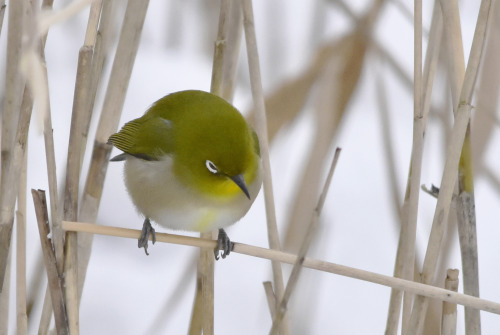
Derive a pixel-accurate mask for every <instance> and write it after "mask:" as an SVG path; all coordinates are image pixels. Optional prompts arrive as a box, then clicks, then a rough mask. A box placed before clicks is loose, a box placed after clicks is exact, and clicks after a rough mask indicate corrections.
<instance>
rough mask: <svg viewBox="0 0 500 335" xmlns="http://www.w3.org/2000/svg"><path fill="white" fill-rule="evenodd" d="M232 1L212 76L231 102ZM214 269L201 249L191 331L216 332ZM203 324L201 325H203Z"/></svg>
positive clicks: (226, 5)
mask: <svg viewBox="0 0 500 335" xmlns="http://www.w3.org/2000/svg"><path fill="white" fill-rule="evenodd" d="M230 11H231V2H230V1H228V0H223V1H221V5H220V14H219V27H218V32H217V38H216V40H215V43H214V57H213V64H212V79H211V85H210V92H211V93H213V94H215V95H218V96H220V97H223V98H225V99H226V100H228V101H231V99H232V96H223V91H224V84H227V83H225V82H224V75H223V74H224V63H225V58H226V50H227V49H229V48H227V34H228V28H227V26H228V22H229V13H230ZM212 235H213V233H212V232H208V233H201V234H200V237H201V238H204V239H212ZM214 269H215V260H214V257H213V252H212V250H211V249H206V248H203V249H200V257H199V261H198V266H197V276H196V295H195V301H194V303H193V311H192V314H191V323H190V327H189V334H201V333H203V334H213V333H214V299H215V297H214ZM200 325H201V327H200Z"/></svg>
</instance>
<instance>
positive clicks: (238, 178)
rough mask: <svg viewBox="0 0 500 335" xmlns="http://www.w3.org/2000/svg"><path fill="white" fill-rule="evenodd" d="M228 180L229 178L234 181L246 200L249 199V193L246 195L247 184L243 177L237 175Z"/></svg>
mask: <svg viewBox="0 0 500 335" xmlns="http://www.w3.org/2000/svg"><path fill="white" fill-rule="evenodd" d="M229 178H231V180H232V181H234V183H235V184H236V185H238V187H239V188H241V190H242V191H243V193H245V195H246V196H247V198H248V199H250V193H248V189H247V184H245V178H244V177H243V174H239V175H237V176H232V177H229Z"/></svg>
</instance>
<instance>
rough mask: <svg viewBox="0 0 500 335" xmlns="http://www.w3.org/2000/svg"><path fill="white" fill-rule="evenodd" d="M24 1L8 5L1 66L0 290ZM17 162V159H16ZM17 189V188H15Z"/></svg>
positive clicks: (11, 197)
mask: <svg viewBox="0 0 500 335" xmlns="http://www.w3.org/2000/svg"><path fill="white" fill-rule="evenodd" d="M25 6H27V1H26V0H21V1H13V2H12V3H10V4H9V14H8V15H9V29H8V34H7V60H6V62H7V64H9V66H7V67H6V69H5V93H4V101H3V111H2V134H1V162H0V164H1V172H0V173H1V177H0V183H1V184H0V211H1V212H0V293H1V292H3V281H4V278H5V271H6V267H7V258H8V254H9V249H10V241H11V235H12V226H13V223H14V204H15V201H16V200H15V199H16V196H17V192H12V191H11V189H10V188H8V185H7V184H8V183H10V184H12V183H14V181H15V183H16V184H17V181H18V175H17V176H15V175H10V174H9V173H11V172H13V173H14V174H16V173H17V172H18V171H19V167H20V165H17V166H15V168H14V169H10V170H9V171H8V169H9V165H10V164H11V163H10V160H11V158H12V156H13V150H14V148H13V145H14V142H13V141H14V135H15V133H14V132H15V130H16V128H17V127H16V126H17V124H18V116H19V108H20V104H21V97H22V90H23V86H24V85H23V84H22V79H21V76H20V71H19V65H20V59H21V47H22V33H23V22H25V21H24V15H25V10H24V8H25ZM19 162H20V161H19ZM15 188H16V189H17V187H15Z"/></svg>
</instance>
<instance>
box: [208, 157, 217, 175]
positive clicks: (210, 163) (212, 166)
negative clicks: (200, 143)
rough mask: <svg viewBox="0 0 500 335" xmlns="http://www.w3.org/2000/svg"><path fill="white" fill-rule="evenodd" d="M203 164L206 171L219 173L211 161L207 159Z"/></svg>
mask: <svg viewBox="0 0 500 335" xmlns="http://www.w3.org/2000/svg"><path fill="white" fill-rule="evenodd" d="M205 166H206V167H207V169H208V171H210V172H212V173H213V174H217V173H219V170H218V169H217V166H215V164H214V163H212V161H209V160H208V159H207V161H206V162H205Z"/></svg>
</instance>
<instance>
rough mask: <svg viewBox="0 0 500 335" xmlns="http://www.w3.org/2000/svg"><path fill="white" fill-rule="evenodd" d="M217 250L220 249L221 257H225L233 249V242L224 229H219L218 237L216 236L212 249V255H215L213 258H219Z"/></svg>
mask: <svg viewBox="0 0 500 335" xmlns="http://www.w3.org/2000/svg"><path fill="white" fill-rule="evenodd" d="M219 250H222V254H221V256H222V258H226V256H227V255H229V253H231V250H233V243H232V242H231V240H230V239H229V236H227V234H226V232H225V231H224V229H222V228H221V229H219V237H218V238H217V246H216V247H215V249H214V255H215V260H216V261H218V260H219Z"/></svg>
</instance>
